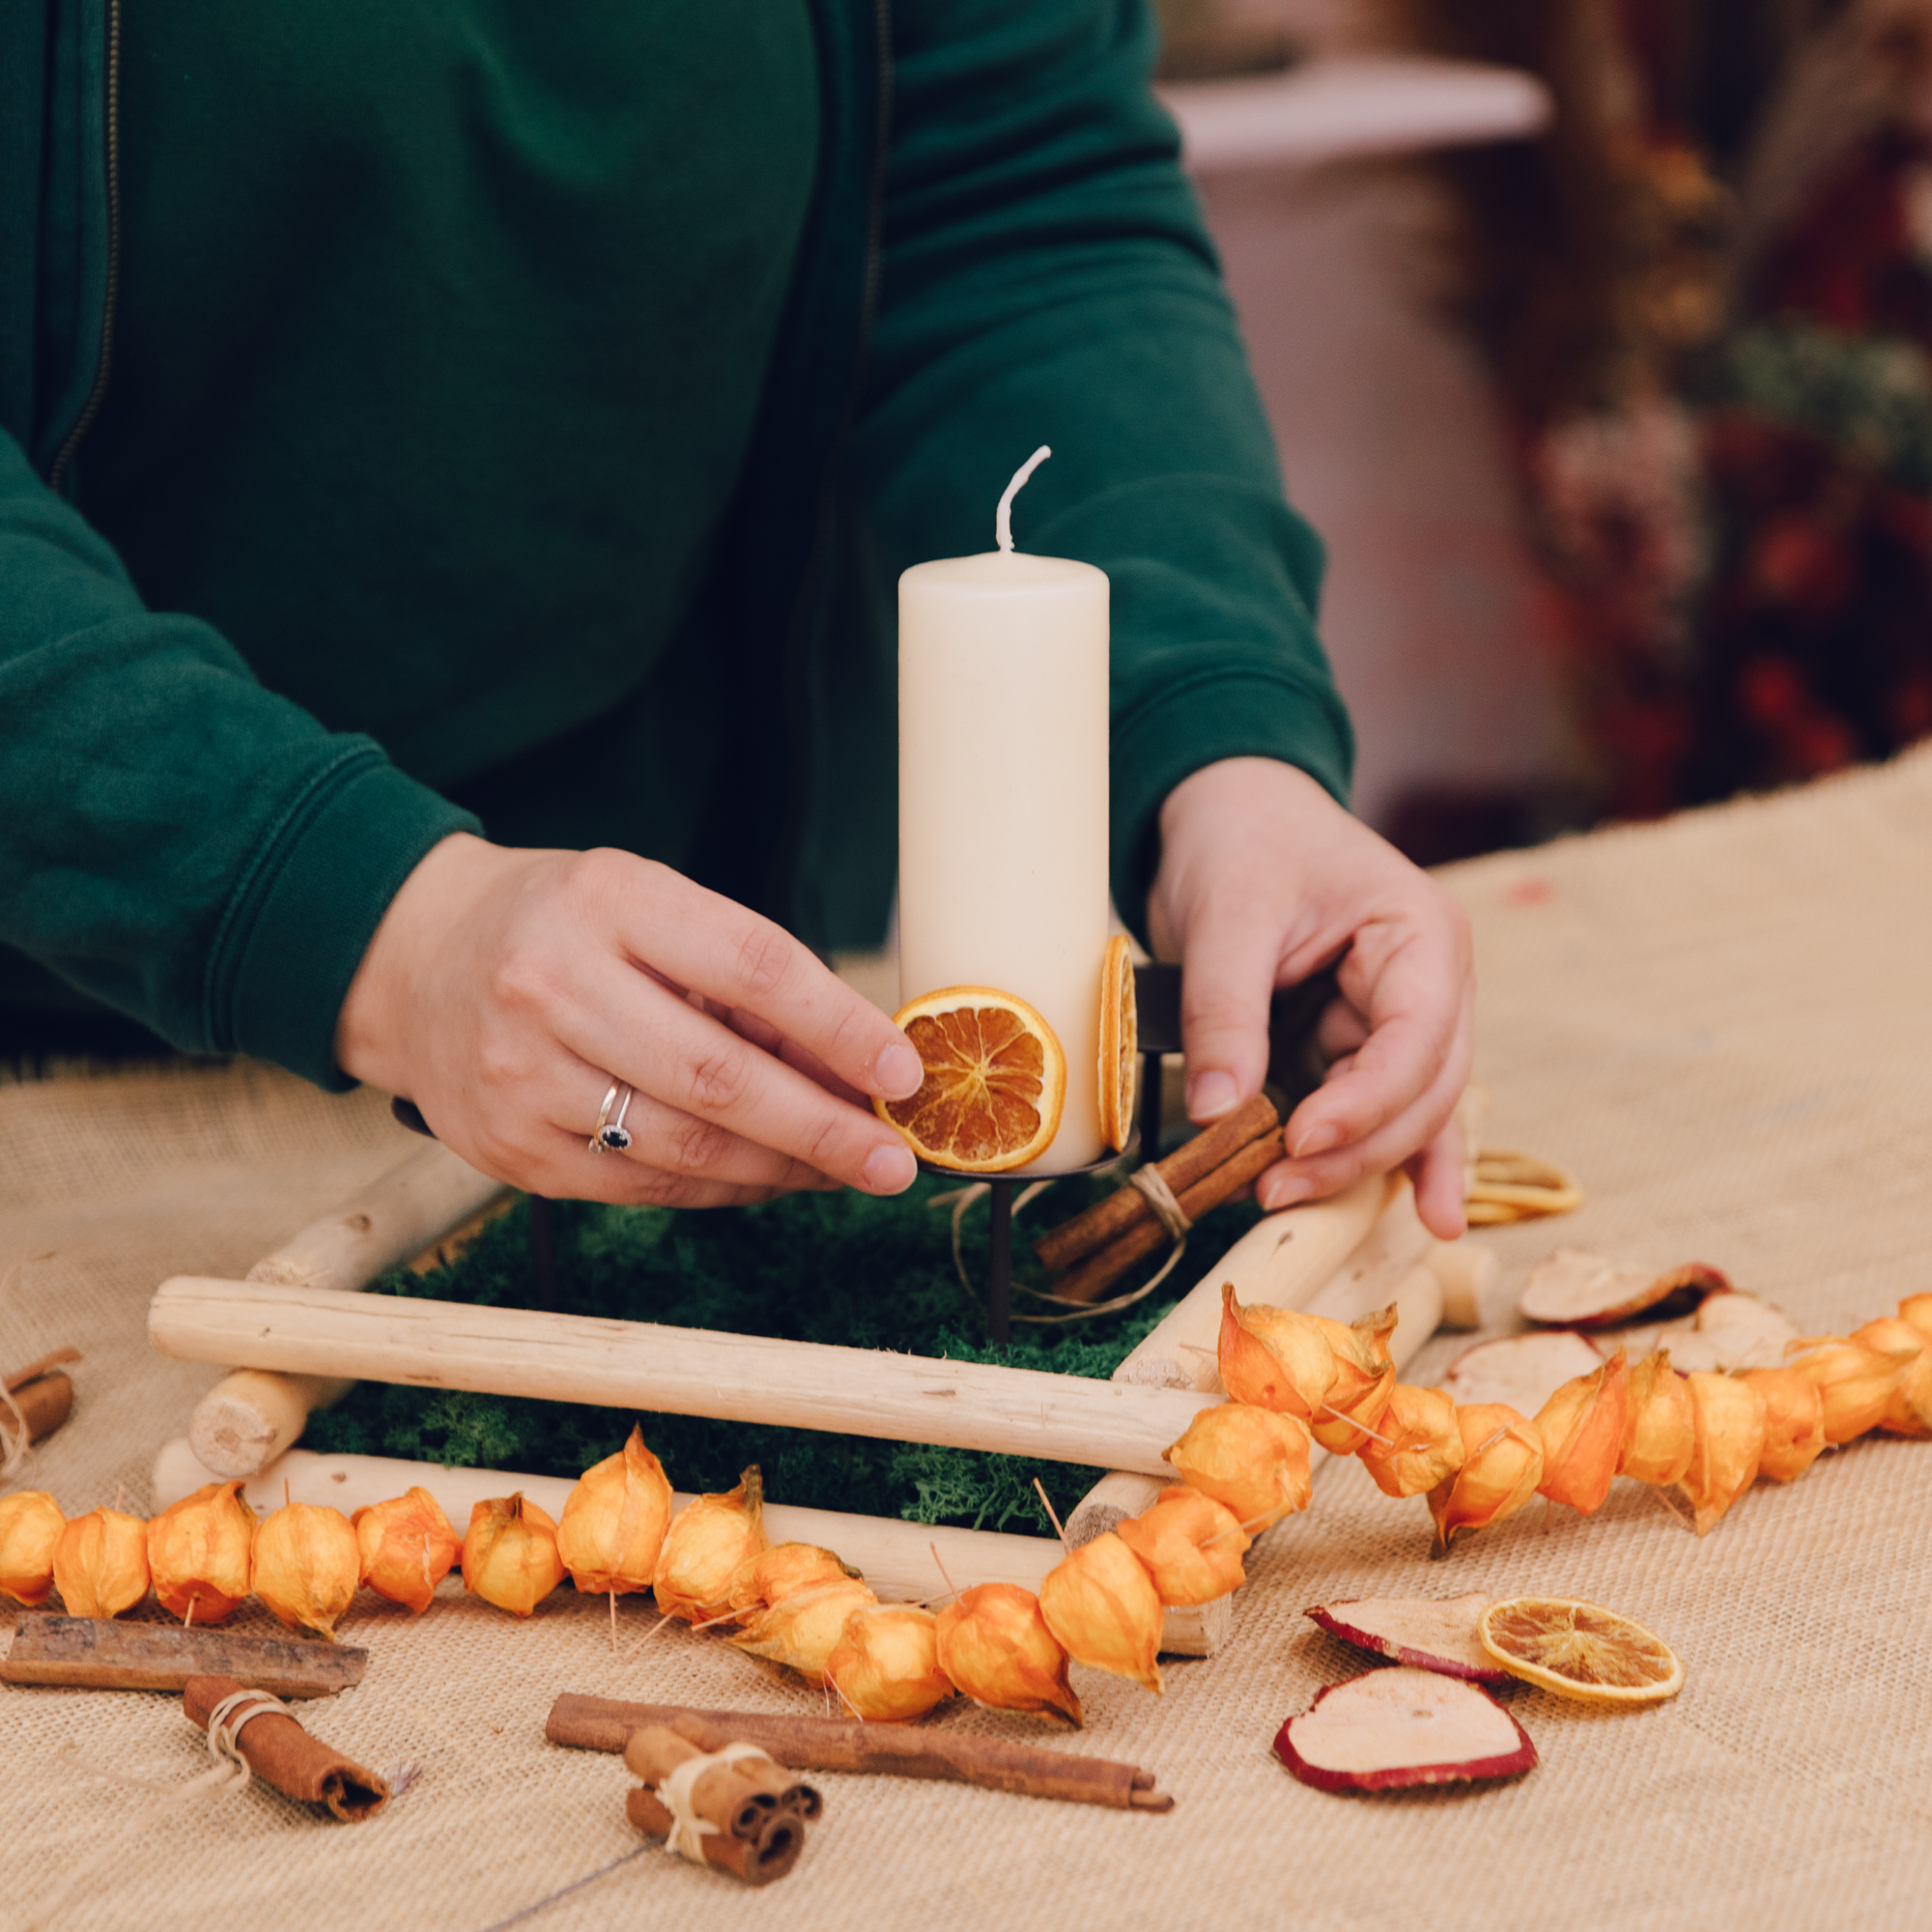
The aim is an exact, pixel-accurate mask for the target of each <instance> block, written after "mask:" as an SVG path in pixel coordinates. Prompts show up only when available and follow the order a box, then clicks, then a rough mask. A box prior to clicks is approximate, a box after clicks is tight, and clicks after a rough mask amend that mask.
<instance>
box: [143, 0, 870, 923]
mask: <svg viewBox="0 0 1932 1932" xmlns="http://www.w3.org/2000/svg"><path fill="white" fill-rule="evenodd" d="M115 4H117V5H118V4H119V0H115ZM872 13H873V19H874V22H875V29H876V32H877V34H878V43H879V85H878V136H877V139H876V140H875V142H874V143H873V151H872V180H871V188H870V194H869V197H868V202H867V211H866V261H865V281H864V294H863V295H862V297H861V299H860V307H859V334H858V341H857V343H856V345H855V346H854V349H853V353H852V370H851V375H850V378H849V380H848V382H847V385H846V390H845V405H844V409H843V411H842V412H840V414H839V418H838V426H837V427H836V428H835V430H834V431H833V435H832V441H831V445H830V448H829V449H828V451H827V454H826V458H825V465H824V468H823V469H821V470H820V471H819V476H818V493H817V503H816V509H815V512H814V516H813V524H812V538H811V548H810V551H808V552H807V554H806V559H805V568H804V570H803V571H802V572H801V573H800V576H799V582H798V590H797V592H796V593H795V595H794V596H793V598H792V607H791V615H790V618H789V620H788V621H787V622H786V625H785V639H784V647H783V651H782V653H781V658H780V667H779V668H780V682H781V689H782V691H783V701H784V733H785V809H784V812H783V815H782V818H781V828H782V829H781V834H780V838H779V844H778V849H777V851H776V852H774V854H773V855H772V860H771V865H770V868H769V869H768V871H767V872H766V875H765V879H766V883H765V891H764V895H763V897H764V910H765V911H767V912H768V913H769V914H770V915H771V916H772V917H773V918H775V919H777V920H778V922H779V923H781V925H788V924H789V923H790V918H791V915H792V913H793V912H794V911H795V910H796V908H795V907H794V906H793V905H792V904H791V902H790V901H791V888H792V886H793V885H794V883H795V880H794V877H793V874H794V873H795V871H796V869H797V863H798V854H799V847H800V841H801V838H802V837H803V834H804V827H805V817H806V807H807V802H808V800H809V798H810V771H809V766H810V753H811V740H810V732H809V731H808V729H807V728H806V716H805V714H806V707H807V693H806V691H805V689H804V686H805V671H806V667H805V662H804V659H805V646H806V633H807V631H808V630H809V628H810V625H809V621H808V620H809V617H810V607H811V603H812V596H813V592H814V590H815V588H816V586H817V583H818V580H819V577H820V574H821V571H822V569H823V565H824V560H825V554H826V549H827V546H828V544H829V542H830V539H831V533H832V482H833V478H834V476H835V475H836V474H837V473H838V459H839V457H840V455H841V454H842V453H843V451H844V447H845V441H846V439H847V437H848V436H849V435H850V434H851V430H852V425H853V423H854V421H855V420H856V419H857V417H858V413H859V392H860V390H861V388H862V387H863V386H864V383H865V371H866V351H867V346H868V345H869V343H870V341H871V333H872V317H873V312H874V310H875V308H876V307H877V303H878V293H879V267H880V257H881V255H882V253H883V244H882V242H881V240H880V234H881V230H882V228H883V226H884V222H885V199H886V157H887V152H888V148H889V146H890V140H891V119H892V91H893V83H892V0H873V8H872Z"/></svg>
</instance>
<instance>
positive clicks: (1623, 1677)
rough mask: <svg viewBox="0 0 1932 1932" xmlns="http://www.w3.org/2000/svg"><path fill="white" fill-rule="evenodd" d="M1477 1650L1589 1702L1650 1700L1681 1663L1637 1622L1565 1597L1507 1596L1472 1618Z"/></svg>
mask: <svg viewBox="0 0 1932 1932" xmlns="http://www.w3.org/2000/svg"><path fill="white" fill-rule="evenodd" d="M1476 1634H1477V1635H1478V1636H1479V1637H1480V1638H1481V1639H1482V1645H1483V1648H1484V1649H1485V1650H1486V1651H1488V1652H1489V1654H1490V1655H1491V1656H1492V1657H1493V1658H1494V1659H1495V1661H1496V1662H1498V1663H1500V1664H1501V1665H1502V1667H1503V1668H1504V1669H1505V1670H1507V1671H1508V1672H1509V1673H1510V1675H1511V1676H1512V1677H1520V1678H1521V1679H1522V1680H1523V1681H1524V1683H1526V1684H1535V1685H1539V1686H1541V1688H1542V1689H1544V1690H1553V1691H1554V1692H1555V1693H1556V1694H1557V1695H1558V1696H1559V1697H1575V1698H1577V1699H1579V1700H1581V1701H1582V1702H1584V1703H1589V1704H1657V1703H1661V1702H1662V1700H1663V1699H1664V1698H1666V1697H1674V1696H1676V1695H1677V1693H1678V1691H1680V1690H1683V1688H1684V1666H1683V1664H1682V1663H1680V1662H1678V1661H1677V1655H1676V1653H1675V1652H1674V1651H1673V1650H1672V1649H1671V1648H1670V1646H1669V1645H1668V1644H1667V1643H1665V1642H1664V1641H1663V1639H1662V1637H1661V1636H1656V1635H1653V1634H1652V1633H1651V1632H1649V1631H1647V1630H1645V1629H1644V1627H1643V1626H1642V1625H1641V1624H1639V1623H1633V1622H1632V1621H1631V1619H1630V1618H1629V1617H1625V1616H1619V1615H1618V1614H1617V1612H1616V1611H1615V1610H1606V1609H1605V1608H1604V1607H1603V1606H1602V1605H1598V1604H1584V1603H1579V1602H1577V1601H1576V1600H1575V1599H1574V1598H1569V1597H1511V1598H1509V1599H1508V1600H1507V1601H1505V1602H1503V1603H1500V1604H1492V1605H1490V1607H1489V1608H1488V1609H1487V1610H1485V1611H1484V1612H1483V1614H1482V1616H1481V1618H1480V1619H1479V1620H1478V1621H1477V1625H1476Z"/></svg>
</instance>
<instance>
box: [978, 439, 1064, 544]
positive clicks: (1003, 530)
mask: <svg viewBox="0 0 1932 1932" xmlns="http://www.w3.org/2000/svg"><path fill="white" fill-rule="evenodd" d="M1052 454H1053V451H1052V450H1051V449H1049V448H1048V447H1047V446H1046V444H1045V443H1041V444H1040V446H1039V447H1038V448H1037V449H1036V450H1035V451H1034V453H1033V454H1032V455H1031V456H1029V457H1028V458H1027V460H1026V461H1025V462H1024V463H1022V464H1021V465H1020V467H1019V468H1018V469H1015V470H1014V471H1013V480H1012V481H1011V482H1010V483H1009V484H1008V485H1007V493H1006V495H1005V496H1004V497H1001V498H1000V508H999V513H998V515H997V516H995V518H994V519H993V527H994V529H995V531H996V532H997V533H998V535H999V539H1000V549H1001V550H1002V551H1003V552H1005V554H1007V555H1008V556H1010V555H1012V554H1013V498H1014V497H1017V496H1018V495H1019V494H1020V491H1021V490H1022V489H1023V488H1024V487H1025V484H1026V480H1027V478H1028V477H1029V476H1031V475H1032V474H1033V472H1034V471H1035V470H1036V469H1038V468H1039V466H1040V465H1041V464H1042V463H1044V462H1045V461H1046V459H1047V458H1048V457H1049V456H1051V455H1052Z"/></svg>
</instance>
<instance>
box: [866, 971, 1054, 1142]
mask: <svg viewBox="0 0 1932 1932" xmlns="http://www.w3.org/2000/svg"><path fill="white" fill-rule="evenodd" d="M893 1020H894V1024H895V1025H896V1026H900V1027H903V1028H904V1029H905V1033H906V1037H907V1038H909V1039H910V1040H911V1041H912V1043H913V1046H914V1047H915V1048H916V1049H917V1051H918V1053H919V1057H920V1059H921V1060H922V1061H923V1063H924V1065H925V1081H924V1084H923V1086H922V1087H921V1088H920V1090H919V1092H918V1093H917V1094H913V1095H912V1097H911V1098H910V1099H906V1100H874V1101H873V1102H872V1105H873V1106H874V1107H875V1108H876V1109H877V1110H878V1114H879V1118H880V1119H881V1120H884V1121H888V1122H891V1123H892V1124H893V1125H894V1126H895V1127H896V1128H897V1129H898V1130H899V1132H900V1133H902V1134H903V1135H904V1136H905V1137H906V1140H907V1142H908V1143H909V1144H910V1145H911V1148H912V1151H913V1152H914V1153H916V1154H918V1155H919V1157H920V1158H921V1159H922V1160H928V1161H930V1162H932V1164H933V1165H934V1166H935V1167H947V1168H952V1169H953V1170H954V1171H955V1172H958V1173H961V1174H1003V1173H1005V1172H1006V1170H1007V1169H1008V1168H1012V1167H1024V1166H1025V1165H1026V1164H1027V1162H1028V1161H1030V1160H1037V1159H1038V1158H1039V1156H1040V1155H1041V1154H1043V1153H1044V1152H1045V1151H1047V1149H1048V1148H1049V1147H1051V1146H1052V1145H1053V1137H1054V1135H1055V1134H1056V1133H1058V1132H1059V1130H1060V1110H1061V1108H1062V1107H1063V1106H1064V1105H1065V1100H1066V1055H1065V1053H1064V1052H1062V1051H1061V1046H1060V1040H1059V1037H1057V1036H1056V1035H1055V1033H1054V1031H1053V1029H1052V1028H1051V1027H1050V1026H1048V1025H1047V1023H1046V1021H1045V1020H1043V1019H1042V1018H1041V1017H1040V1015H1039V1014H1038V1013H1037V1012H1036V1011H1035V1010H1034V1009H1033V1008H1032V1007H1030V1006H1028V1005H1027V1003H1026V1002H1025V1001H1024V1000H1022V999H1019V998H1018V997H1016V996H1015V995H1014V994H1011V993H1002V992H1000V991H998V990H997V989H996V988H995V987H992V986H948V987H945V988H943V989H942V990H941V991H939V992H937V993H927V994H924V995H923V997H922V998H920V999H917V1000H914V1001H912V1002H911V1003H910V1004H909V1005H907V1006H903V1007H901V1008H900V1009H898V1011H897V1012H896V1013H895V1014H894V1015H893Z"/></svg>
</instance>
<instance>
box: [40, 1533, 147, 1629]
mask: <svg viewBox="0 0 1932 1932" xmlns="http://www.w3.org/2000/svg"><path fill="white" fill-rule="evenodd" d="M54 1587H55V1588H56V1589H57V1590H58V1591H59V1592H60V1594H61V1602H62V1603H63V1604H65V1605H67V1613H68V1615H69V1616H71V1617H118V1616H119V1615H120V1614H121V1612H122V1611H123V1610H131V1609H132V1608H133V1607H134V1605H136V1604H138V1603H139V1602H140V1601H141V1599H142V1598H143V1597H145V1596H146V1595H147V1594H148V1525H147V1524H146V1523H145V1522H143V1521H142V1520H141V1519H140V1518H139V1517H137V1516H124V1515H123V1514H122V1513H121V1512H120V1511H119V1510H111V1509H94V1510H89V1511H88V1513H87V1514H86V1515H85V1516H77V1517H75V1518H73V1519H72V1520H71V1521H70V1522H69V1523H68V1524H67V1526H66V1527H65V1528H64V1529H63V1530H62V1531H61V1533H60V1541H59V1542H58V1543H56V1544H55V1545H54Z"/></svg>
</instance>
